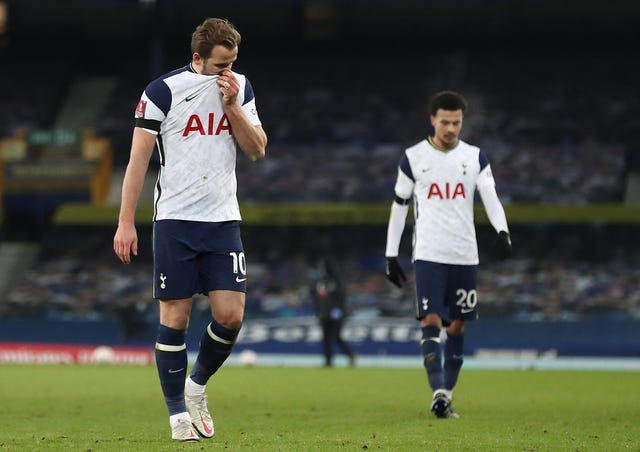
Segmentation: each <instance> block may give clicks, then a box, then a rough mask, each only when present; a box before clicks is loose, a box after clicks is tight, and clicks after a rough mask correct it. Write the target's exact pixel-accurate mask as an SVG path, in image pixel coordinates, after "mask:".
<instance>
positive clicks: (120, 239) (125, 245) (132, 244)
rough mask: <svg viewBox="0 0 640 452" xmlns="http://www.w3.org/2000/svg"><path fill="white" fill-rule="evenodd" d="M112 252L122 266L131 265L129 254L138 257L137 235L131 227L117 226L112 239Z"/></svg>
mask: <svg viewBox="0 0 640 452" xmlns="http://www.w3.org/2000/svg"><path fill="white" fill-rule="evenodd" d="M113 251H114V252H115V253H116V255H117V256H118V259H120V260H121V261H122V263H123V264H130V263H131V253H133V255H134V256H137V255H138V233H137V232H136V228H135V226H133V225H118V229H117V230H116V235H115V236H114V237H113Z"/></svg>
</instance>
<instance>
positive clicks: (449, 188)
mask: <svg viewBox="0 0 640 452" xmlns="http://www.w3.org/2000/svg"><path fill="white" fill-rule="evenodd" d="M485 185H493V186H495V182H494V179H493V175H492V174H491V167H490V165H489V160H488V159H487V157H486V155H485V154H484V153H483V152H482V151H480V149H479V148H477V147H476V146H472V145H469V144H467V143H465V142H464V141H458V145H457V146H456V147H455V148H453V149H451V150H449V151H445V150H441V149H438V148H437V147H435V146H434V145H433V144H432V143H431V142H430V139H429V140H423V141H421V142H419V143H417V144H416V145H414V146H412V147H410V148H408V149H407V150H406V151H405V154H404V156H403V157H402V160H401V161H400V165H399V169H398V179H397V181H396V185H395V193H396V196H398V197H399V198H402V199H411V197H413V212H414V216H415V225H414V232H413V234H414V235H413V259H414V260H425V261H432V262H439V263H443V264H453V265H476V264H478V262H479V259H478V245H477V241H476V231H475V226H474V219H473V206H474V195H475V191H476V188H479V187H483V186H485Z"/></svg>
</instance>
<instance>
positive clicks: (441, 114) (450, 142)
mask: <svg viewBox="0 0 640 452" xmlns="http://www.w3.org/2000/svg"><path fill="white" fill-rule="evenodd" d="M463 116H464V115H463V114H462V110H454V111H449V110H442V109H438V111H437V112H436V115H435V116H433V115H432V116H431V125H432V126H433V129H434V131H435V133H434V136H433V141H434V143H435V144H436V145H438V146H440V147H442V148H445V149H452V148H454V147H455V146H456V144H458V135H460V129H462V117H463Z"/></svg>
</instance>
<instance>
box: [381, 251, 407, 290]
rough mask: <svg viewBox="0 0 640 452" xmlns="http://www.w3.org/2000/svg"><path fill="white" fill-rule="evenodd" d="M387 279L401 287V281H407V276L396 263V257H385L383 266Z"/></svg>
mask: <svg viewBox="0 0 640 452" xmlns="http://www.w3.org/2000/svg"><path fill="white" fill-rule="evenodd" d="M385 273H386V275H387V279H388V280H389V281H391V282H392V283H393V284H394V285H396V286H397V287H402V283H403V282H406V281H407V277H406V276H405V274H404V271H403V270H402V267H400V264H399V263H398V258H397V257H387V265H386V268H385Z"/></svg>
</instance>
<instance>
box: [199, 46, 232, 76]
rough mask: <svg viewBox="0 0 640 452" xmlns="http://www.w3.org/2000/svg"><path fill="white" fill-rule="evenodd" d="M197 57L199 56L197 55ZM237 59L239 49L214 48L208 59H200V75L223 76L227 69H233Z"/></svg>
mask: <svg viewBox="0 0 640 452" xmlns="http://www.w3.org/2000/svg"><path fill="white" fill-rule="evenodd" d="M196 55H198V54H197V53H196ZM237 58H238V47H234V48H233V49H227V48H226V47H225V46H214V47H213V49H211V55H209V57H208V58H200V64H201V67H200V73H201V74H203V75H218V74H221V73H222V71H224V70H225V69H231V66H233V63H234V62H235V61H236V59H237ZM194 60H195V58H194Z"/></svg>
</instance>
